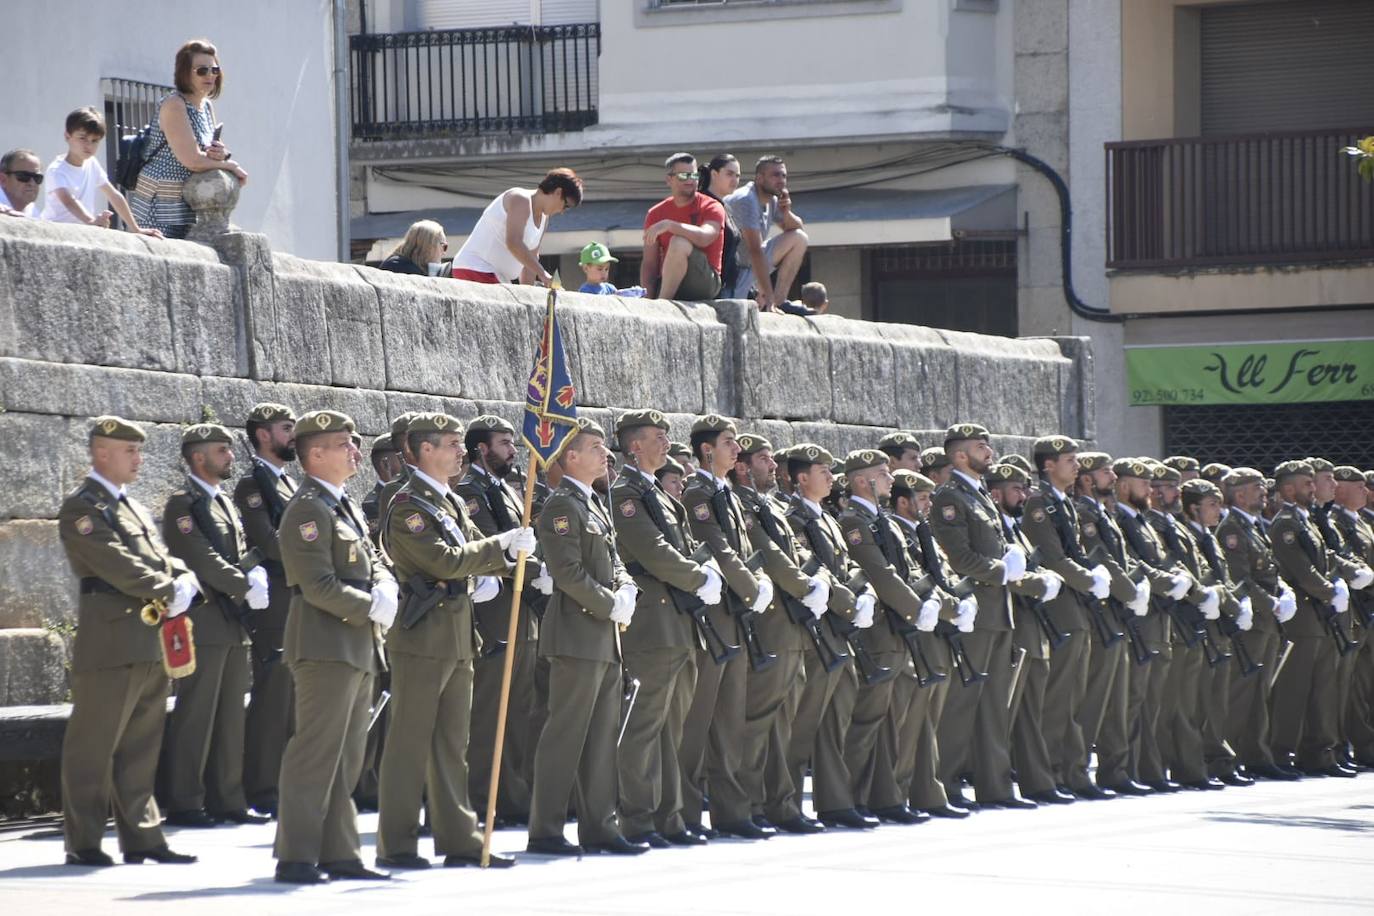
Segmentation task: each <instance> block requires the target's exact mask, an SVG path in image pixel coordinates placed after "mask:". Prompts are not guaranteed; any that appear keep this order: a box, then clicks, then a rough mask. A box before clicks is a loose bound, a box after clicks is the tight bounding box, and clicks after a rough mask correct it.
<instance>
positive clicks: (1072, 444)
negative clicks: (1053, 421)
mask: <svg viewBox="0 0 1374 916" xmlns="http://www.w3.org/2000/svg"><path fill="white" fill-rule="evenodd" d="M1077 451H1078V442H1077V441H1075V440H1074V439H1071V438H1069V437H1068V436H1041V437H1040V438H1039V439H1036V440H1035V444H1034V445H1032V446H1031V454H1032V455H1034V456H1035V457H1036V458H1056V457H1058V456H1060V455H1068V454H1070V453H1076V452H1077Z"/></svg>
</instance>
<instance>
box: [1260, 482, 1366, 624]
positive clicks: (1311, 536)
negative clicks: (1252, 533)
mask: <svg viewBox="0 0 1374 916" xmlns="http://www.w3.org/2000/svg"><path fill="white" fill-rule="evenodd" d="M1269 536H1270V540H1271V542H1272V543H1273V545H1274V559H1275V560H1276V561H1277V562H1278V565H1279V575H1280V576H1282V577H1283V579H1284V581H1286V582H1287V583H1288V584H1289V585H1291V586H1292V587H1293V592H1294V594H1295V595H1296V596H1297V599H1298V612H1297V614H1295V615H1294V616H1293V619H1292V620H1290V621H1288V623H1286V624H1284V631H1285V632H1286V633H1287V634H1288V635H1289V636H1305V637H1313V638H1316V637H1321V636H1325V635H1326V632H1327V631H1326V619H1327V616H1328V612H1329V610H1330V607H1331V599H1332V598H1334V597H1335V594H1336V588H1335V586H1334V585H1333V584H1332V580H1333V579H1335V578H1337V577H1341V578H1345V579H1346V580H1347V581H1348V580H1349V578H1350V577H1352V576H1354V575H1356V574H1357V573H1358V572H1359V567H1357V566H1355V564H1353V563H1350V562H1349V561H1348V560H1345V559H1343V558H1342V557H1340V556H1338V555H1337V554H1336V553H1335V551H1333V550H1331V549H1330V548H1328V547H1327V546H1326V542H1325V541H1324V540H1323V539H1322V534H1321V531H1320V530H1318V528H1317V525H1316V523H1315V522H1313V520H1312V517H1311V514H1310V513H1308V512H1304V511H1303V510H1302V509H1299V508H1298V507H1297V506H1295V505H1294V504H1292V503H1286V504H1284V506H1283V508H1281V509H1279V511H1278V513H1277V514H1276V515H1275V516H1274V518H1273V522H1272V524H1271V525H1270V527H1269Z"/></svg>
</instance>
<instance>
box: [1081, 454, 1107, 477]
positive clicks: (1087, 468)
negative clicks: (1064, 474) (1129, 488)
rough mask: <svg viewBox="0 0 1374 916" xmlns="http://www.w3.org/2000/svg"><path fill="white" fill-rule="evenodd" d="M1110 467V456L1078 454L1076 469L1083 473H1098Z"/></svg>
mask: <svg viewBox="0 0 1374 916" xmlns="http://www.w3.org/2000/svg"><path fill="white" fill-rule="evenodd" d="M1111 466H1112V456H1111V455H1108V454H1107V453H1106V452H1079V453H1078V469H1079V470H1080V471H1083V472H1084V473H1088V472H1091V471H1100V470H1102V469H1103V468H1109V467H1111Z"/></svg>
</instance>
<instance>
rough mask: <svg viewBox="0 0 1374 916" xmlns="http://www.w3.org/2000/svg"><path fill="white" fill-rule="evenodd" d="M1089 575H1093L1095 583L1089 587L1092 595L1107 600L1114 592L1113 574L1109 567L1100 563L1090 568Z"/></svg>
mask: <svg viewBox="0 0 1374 916" xmlns="http://www.w3.org/2000/svg"><path fill="white" fill-rule="evenodd" d="M1088 575H1090V576H1092V577H1093V584H1092V585H1091V586H1090V587H1089V588H1088V591H1089V592H1091V593H1092V596H1093V597H1094V598H1096V599H1097V600H1098V601H1103V600H1105V599H1106V598H1107V597H1108V596H1109V595H1111V593H1112V574H1111V573H1109V572H1108V571H1107V567H1105V566H1103V565H1102V564H1101V563H1098V564H1097V565H1096V566H1094V567H1093V568H1092V569H1090V570H1088Z"/></svg>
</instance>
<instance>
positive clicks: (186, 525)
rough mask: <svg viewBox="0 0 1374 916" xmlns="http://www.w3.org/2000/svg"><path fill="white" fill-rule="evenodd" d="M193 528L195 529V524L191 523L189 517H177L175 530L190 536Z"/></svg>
mask: <svg viewBox="0 0 1374 916" xmlns="http://www.w3.org/2000/svg"><path fill="white" fill-rule="evenodd" d="M194 527H195V523H194V522H192V521H191V516H189V515H179V516H177V530H178V531H180V532H181V533H182V534H190V533H191V529H192V528H194Z"/></svg>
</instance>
